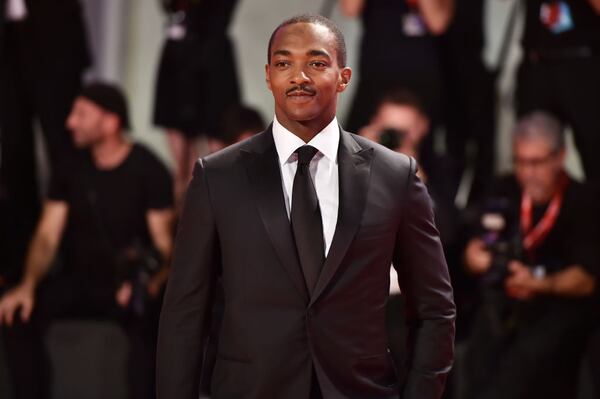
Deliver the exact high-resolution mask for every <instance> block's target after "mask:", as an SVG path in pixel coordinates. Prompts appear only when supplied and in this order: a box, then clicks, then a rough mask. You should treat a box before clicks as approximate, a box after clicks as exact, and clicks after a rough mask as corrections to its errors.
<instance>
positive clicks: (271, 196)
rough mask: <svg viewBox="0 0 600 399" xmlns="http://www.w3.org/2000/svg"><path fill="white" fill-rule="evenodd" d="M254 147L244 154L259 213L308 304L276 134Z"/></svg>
mask: <svg viewBox="0 0 600 399" xmlns="http://www.w3.org/2000/svg"><path fill="white" fill-rule="evenodd" d="M252 144H253V145H251V146H248V147H247V148H245V149H242V150H241V155H242V160H243V162H244V166H245V167H246V172H247V174H248V178H249V180H250V186H251V187H252V190H253V194H254V197H255V201H256V206H257V208H258V212H259V214H260V217H261V219H262V222H263V224H264V226H265V230H266V231H267V234H268V236H269V239H270V240H271V243H272V245H273V247H274V249H275V252H276V253H277V256H278V257H279V260H280V262H281V264H282V265H283V267H284V268H285V269H286V271H287V273H288V274H289V276H290V278H291V279H292V282H293V283H294V286H296V288H297V290H298V292H299V293H300V295H301V296H302V298H303V299H304V300H305V302H307V303H308V299H309V296H308V290H307V288H306V283H305V281H304V275H303V274H302V269H301V267H300V263H299V261H298V256H297V253H296V245H295V243H294V238H293V236H292V229H291V225H290V221H289V219H288V216H287V211H286V207H285V199H284V196H283V187H282V183H281V172H280V168H279V163H278V162H279V161H278V157H277V150H276V148H275V143H274V141H273V133H272V130H271V128H270V127H269V128H268V129H267V130H266V131H265V132H264V133H261V134H260V137H256V139H255V140H254V141H253V142H252Z"/></svg>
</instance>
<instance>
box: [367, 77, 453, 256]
mask: <svg viewBox="0 0 600 399" xmlns="http://www.w3.org/2000/svg"><path fill="white" fill-rule="evenodd" d="M430 123H431V122H430V118H429V116H428V114H427V112H426V110H425V107H424V105H423V104H422V102H421V100H420V98H419V97H418V96H417V95H415V94H414V93H412V92H410V91H408V90H405V89H403V88H397V89H392V90H391V91H388V92H387V93H386V94H384V95H383V97H382V99H381V101H380V103H379V106H378V107H377V109H376V111H375V114H374V115H373V117H372V118H371V122H370V123H369V124H368V125H367V126H365V127H364V128H363V129H361V130H360V132H359V134H360V135H361V136H364V137H367V138H369V139H371V140H373V141H375V142H378V143H380V144H382V145H384V146H386V147H388V148H390V149H392V150H394V151H397V152H402V153H404V154H406V155H409V156H411V157H413V158H415V159H416V160H417V162H418V163H419V171H418V175H419V177H420V178H421V180H423V182H424V183H425V184H426V186H427V189H428V191H429V194H430V196H431V197H432V199H433V201H434V211H435V213H436V224H437V226H438V229H439V230H440V237H441V238H442V242H443V243H444V247H445V248H446V249H450V248H451V247H453V244H454V243H455V242H456V241H455V239H456V230H457V215H458V210H457V209H456V208H455V206H454V195H455V187H454V186H453V185H452V184H451V179H449V178H448V176H451V175H452V171H453V170H454V168H455V164H454V162H453V160H452V159H450V158H448V157H447V156H444V155H435V156H434V158H432V160H431V162H430V164H429V165H427V166H424V165H423V164H422V163H421V159H420V153H421V151H420V150H421V145H422V144H423V142H425V140H426V139H427V135H428V134H429V132H430V129H429V127H430Z"/></svg>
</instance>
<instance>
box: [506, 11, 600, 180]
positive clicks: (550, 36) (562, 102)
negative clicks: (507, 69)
mask: <svg viewBox="0 0 600 399" xmlns="http://www.w3.org/2000/svg"><path fill="white" fill-rule="evenodd" d="M524 3H525V7H526V11H525V13H526V18H525V31H524V34H523V38H522V41H521V44H522V48H523V59H522V63H521V66H520V68H519V73H518V81H517V111H518V113H519V114H520V115H523V114H526V113H528V112H531V111H533V110H536V109H543V110H547V111H549V112H552V113H554V114H555V115H556V116H557V117H558V118H560V120H561V121H562V122H563V123H565V124H567V125H568V126H569V127H570V128H571V129H572V130H573V134H574V139H575V144H576V146H577V150H578V152H579V154H580V156H581V162H582V164H583V170H584V172H585V176H586V179H588V180H592V181H594V182H595V183H600V158H599V157H598V155H597V151H598V148H600V118H599V117H598V110H599V109H600V73H598V71H600V1H598V0H560V1H559V0H552V1H548V0H528V1H525V2H524Z"/></svg>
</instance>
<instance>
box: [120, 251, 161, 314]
mask: <svg viewBox="0 0 600 399" xmlns="http://www.w3.org/2000/svg"><path fill="white" fill-rule="evenodd" d="M160 266H161V260H160V255H159V254H158V253H157V251H156V250H154V249H153V248H149V247H148V246H145V245H144V244H142V242H141V241H140V240H134V242H133V243H132V245H130V246H128V247H127V248H125V249H124V250H123V251H121V252H120V253H119V256H118V257H117V286H120V285H121V284H122V283H123V282H125V281H129V282H131V284H132V289H133V292H132V295H131V301H130V303H129V310H130V311H132V312H133V314H134V315H136V316H139V317H141V316H143V315H144V314H145V313H146V305H147V303H148V300H149V298H148V294H147V292H148V290H147V287H148V282H149V281H150V278H151V277H152V276H153V275H154V274H155V273H156V272H157V271H158V270H159V269H160Z"/></svg>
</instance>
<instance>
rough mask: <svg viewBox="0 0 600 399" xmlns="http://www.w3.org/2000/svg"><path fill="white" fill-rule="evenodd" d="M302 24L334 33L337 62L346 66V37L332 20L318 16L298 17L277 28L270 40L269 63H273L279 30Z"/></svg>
mask: <svg viewBox="0 0 600 399" xmlns="http://www.w3.org/2000/svg"><path fill="white" fill-rule="evenodd" d="M301 23H307V24H315V25H321V26H324V27H326V28H327V29H329V31H330V32H331V33H333V36H334V38H335V47H336V48H335V51H336V53H337V62H338V64H339V66H341V67H345V66H346V41H345V40H344V35H343V34H342V31H340V28H338V27H337V25H336V24H335V23H334V22H333V21H332V20H330V19H329V18H325V17H324V16H322V15H318V14H302V15H297V16H295V17H291V18H289V19H286V20H285V21H283V22H282V23H280V24H279V25H278V26H277V28H275V30H274V31H273V33H271V38H270V39H269V47H268V49H267V51H268V53H267V61H268V62H269V64H270V63H271V45H272V44H273V39H274V38H275V34H276V33H277V32H278V31H279V29H281V28H283V27H286V26H289V25H294V24H301Z"/></svg>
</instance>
